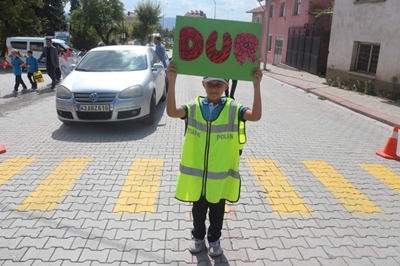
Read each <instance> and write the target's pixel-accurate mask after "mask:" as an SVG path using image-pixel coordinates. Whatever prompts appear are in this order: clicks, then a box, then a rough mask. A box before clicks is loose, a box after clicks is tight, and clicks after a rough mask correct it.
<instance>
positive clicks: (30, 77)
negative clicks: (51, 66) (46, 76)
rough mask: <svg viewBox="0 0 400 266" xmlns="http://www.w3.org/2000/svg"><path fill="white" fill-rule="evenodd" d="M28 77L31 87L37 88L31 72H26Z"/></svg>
mask: <svg viewBox="0 0 400 266" xmlns="http://www.w3.org/2000/svg"><path fill="white" fill-rule="evenodd" d="M28 79H29V82H30V83H31V85H32V88H34V89H36V88H37V83H36V81H35V79H34V78H33V73H28Z"/></svg>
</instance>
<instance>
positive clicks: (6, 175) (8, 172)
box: [0, 157, 36, 187]
mask: <svg viewBox="0 0 400 266" xmlns="http://www.w3.org/2000/svg"><path fill="white" fill-rule="evenodd" d="M35 160H36V158H34V157H12V158H9V159H7V160H6V161H5V162H3V163H2V164H0V187H1V186H2V185H3V184H4V183H6V182H7V181H8V180H10V179H11V178H13V176H15V175H17V174H18V173H19V172H21V171H22V170H24V168H25V167H27V166H28V165H30V164H31V163H33V162H34V161H35Z"/></svg>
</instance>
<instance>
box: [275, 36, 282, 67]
mask: <svg viewBox="0 0 400 266" xmlns="http://www.w3.org/2000/svg"><path fill="white" fill-rule="evenodd" d="M282 50H283V37H282V36H276V38H275V52H274V65H279V64H280V63H281V62H282Z"/></svg>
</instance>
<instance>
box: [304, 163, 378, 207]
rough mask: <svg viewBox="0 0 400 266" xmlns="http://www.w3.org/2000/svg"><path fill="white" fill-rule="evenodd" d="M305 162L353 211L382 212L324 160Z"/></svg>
mask: <svg viewBox="0 0 400 266" xmlns="http://www.w3.org/2000/svg"><path fill="white" fill-rule="evenodd" d="M303 164H304V165H305V166H306V167H307V168H308V170H310V171H311V173H313V174H314V176H315V177H316V178H318V180H319V181H320V182H321V183H322V184H323V185H324V186H325V187H326V188H328V189H329V190H330V191H331V192H332V194H333V195H334V196H335V197H336V198H337V199H338V200H339V201H340V202H341V203H342V204H343V206H344V207H345V208H346V209H347V210H348V211H352V212H359V213H382V210H381V209H380V208H379V207H377V206H376V205H375V204H374V203H373V202H371V201H370V200H369V199H368V198H367V197H366V196H364V195H363V194H362V193H361V192H360V191H358V189H357V188H355V187H354V186H353V185H352V184H350V183H349V182H348V181H347V180H346V179H345V178H344V177H343V176H342V175H341V174H340V173H339V172H338V171H336V170H335V169H334V168H333V167H332V166H330V165H329V164H328V163H326V162H324V161H303Z"/></svg>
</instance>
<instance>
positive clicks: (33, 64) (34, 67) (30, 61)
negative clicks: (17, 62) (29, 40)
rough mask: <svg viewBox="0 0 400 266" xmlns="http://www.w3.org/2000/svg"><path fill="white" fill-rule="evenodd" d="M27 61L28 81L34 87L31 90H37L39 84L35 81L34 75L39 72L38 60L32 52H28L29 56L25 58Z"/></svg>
mask: <svg viewBox="0 0 400 266" xmlns="http://www.w3.org/2000/svg"><path fill="white" fill-rule="evenodd" d="M25 59H26V67H27V71H26V72H28V79H29V82H30V83H31V85H32V88H31V89H32V90H36V89H37V83H36V81H35V78H34V77H33V73H35V72H36V71H38V70H39V65H38V62H37V59H36V57H34V56H33V52H32V51H28V56H27V57H25Z"/></svg>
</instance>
